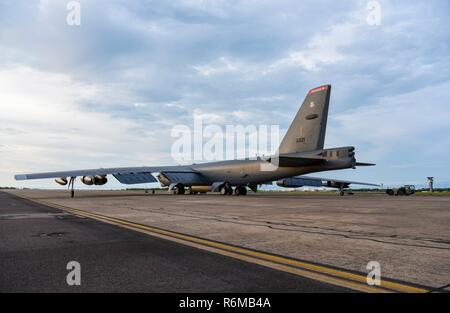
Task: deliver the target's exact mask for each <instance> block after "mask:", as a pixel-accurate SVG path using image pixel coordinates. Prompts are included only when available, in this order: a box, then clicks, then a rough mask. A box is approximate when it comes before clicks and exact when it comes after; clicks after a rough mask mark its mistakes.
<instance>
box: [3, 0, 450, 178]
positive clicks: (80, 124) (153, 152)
mask: <svg viewBox="0 0 450 313" xmlns="http://www.w3.org/2000/svg"><path fill="white" fill-rule="evenodd" d="M80 2H81V9H82V19H81V23H82V24H81V26H80V27H69V26H68V25H67V24H66V22H65V21H66V14H67V9H66V7H65V4H66V3H65V2H64V1H38V0H35V1H26V2H17V1H9V0H7V1H2V2H1V3H0V26H1V27H0V80H1V85H0V89H1V93H0V106H1V109H2V111H3V112H7V113H6V114H2V115H1V116H0V123H1V124H0V139H1V144H2V146H1V149H0V151H1V153H2V159H1V161H0V162H2V163H1V164H0V165H1V167H2V173H3V174H1V177H0V179H1V181H0V184H14V182H13V181H12V180H11V178H10V177H11V174H12V173H13V172H23V171H31V170H33V171H38V170H41V169H42V170H44V169H45V170H51V169H65V168H78V167H81V168H82V167H92V166H94V167H95V166H103V165H105V163H107V164H109V165H114V166H121V165H136V164H154V163H156V162H157V163H159V164H165V163H167V162H169V163H170V161H171V160H170V158H169V155H170V153H169V152H170V145H171V142H172V141H173V138H170V130H171V128H172V127H173V126H174V125H177V124H184V125H189V126H192V123H193V117H194V116H196V115H201V116H203V117H205V118H206V119H207V120H209V121H210V122H214V123H218V124H221V123H227V124H230V123H231V124H252V123H257V124H266V125H272V124H280V128H281V129H282V130H285V129H286V128H287V127H288V126H289V124H290V122H291V120H292V117H293V116H294V115H295V113H296V112H297V110H298V107H299V104H300V103H301V102H302V100H303V97H304V95H305V92H306V91H307V90H309V89H310V88H312V87H315V86H317V85H322V84H325V83H331V84H332V85H333V89H332V98H331V106H330V118H329V127H328V133H327V145H328V146H331V145H335V144H336V145H340V144H345V145H354V146H356V147H357V151H358V155H359V156H360V157H361V158H364V159H365V158H367V159H370V160H369V161H375V162H378V163H379V165H378V166H377V167H375V168H373V169H360V170H358V171H348V172H345V171H344V172H343V173H342V174H339V173H332V174H331V175H338V176H339V175H348V176H347V177H346V178H353V179H354V178H358V179H359V180H361V179H364V178H367V179H376V181H379V180H380V179H381V178H385V179H386V180H387V181H388V180H391V181H398V180H399V179H398V177H406V178H408V179H411V180H418V179H421V177H422V176H423V175H424V174H425V170H421V169H415V170H414V171H408V172H407V173H406V172H405V171H401V170H400V168H401V167H396V168H397V169H399V170H396V171H393V170H392V168H390V166H399V165H401V164H402V163H403V162H405V164H406V163H407V164H423V160H424V159H426V160H427V163H429V164H443V165H442V167H441V171H440V172H441V173H445V172H449V169H450V168H449V167H448V165H445V164H446V163H445V162H443V161H442V158H443V155H445V153H444V152H443V151H446V150H447V151H448V150H449V148H450V143H449V142H448V140H447V139H446V138H445V137H444V136H442V134H443V133H445V132H448V128H447V127H446V126H445V123H447V122H448V116H449V114H450V109H449V108H448V106H446V103H445V99H447V98H448V92H447V90H448V87H449V86H448V82H449V78H448V73H449V72H450V59H449V57H448V56H449V55H450V44H449V43H450V33H449V32H448V31H447V30H448V29H449V27H450V25H449V23H450V22H449V21H450V19H449V18H448V12H450V10H449V4H448V2H446V1H444V0H442V1H434V2H421V3H412V2H411V3H410V2H392V1H380V3H381V8H382V24H381V25H380V26H369V25H367V23H366V15H367V13H368V12H367V10H366V6H365V4H366V1H358V0H355V1H339V2H335V3H333V4H330V3H329V1H325V0H323V1H322V0H320V1H312V0H308V1H303V2H302V3H301V4H300V3H298V1H293V0H292V1H290V0H282V1H276V2H274V1H269V0H267V1H265V0H263V1H238V0H233V1H194V0H188V1H177V2H173V1H157V2H149V1H140V0H126V1H125V0H119V1H114V2H112V1H107V0H99V1H84V0H81V1H80ZM423 112H426V113H427V114H424V113H423ZM429 138H440V139H439V143H440V144H439V145H431V144H428V145H427V144H424V142H428V141H429ZM430 146H431V147H430ZM412 151H414V153H413V152H412ZM30 156H32V157H30ZM363 161H364V160H363ZM44 167H45V168H44ZM5 169H6V170H5ZM5 171H8V173H6V172H5ZM411 172H414V175H413V174H411ZM356 175H360V176H358V177H356ZM442 175H443V174H442ZM436 176H438V175H436ZM406 178H405V179H406ZM447 178H448V177H447ZM448 180H450V179H448ZM36 184H37V185H39V183H36ZM43 184H45V183H43Z"/></svg>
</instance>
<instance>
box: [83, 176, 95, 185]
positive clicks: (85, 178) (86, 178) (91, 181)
mask: <svg viewBox="0 0 450 313" xmlns="http://www.w3.org/2000/svg"><path fill="white" fill-rule="evenodd" d="M94 180H95V177H94V176H83V177H81V182H82V183H83V184H85V185H89V186H90V185H93V184H94Z"/></svg>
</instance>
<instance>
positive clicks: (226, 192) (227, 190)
mask: <svg viewBox="0 0 450 313" xmlns="http://www.w3.org/2000/svg"><path fill="white" fill-rule="evenodd" d="M219 191H220V194H221V195H224V196H225V195H231V194H233V188H231V186H230V184H228V183H226V184H224V185H223V186H222V187H220V190H219Z"/></svg>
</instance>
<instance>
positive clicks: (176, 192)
mask: <svg viewBox="0 0 450 313" xmlns="http://www.w3.org/2000/svg"><path fill="white" fill-rule="evenodd" d="M172 192H173V194H174V195H184V193H185V189H184V186H183V185H182V184H178V185H176V186H175V187H173V189H172Z"/></svg>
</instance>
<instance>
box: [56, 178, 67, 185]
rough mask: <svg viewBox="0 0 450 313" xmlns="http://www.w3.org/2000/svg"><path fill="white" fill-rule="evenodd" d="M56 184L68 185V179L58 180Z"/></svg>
mask: <svg viewBox="0 0 450 313" xmlns="http://www.w3.org/2000/svg"><path fill="white" fill-rule="evenodd" d="M55 182H56V183H58V184H60V185H61V186H65V185H67V177H61V178H56V179H55Z"/></svg>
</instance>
